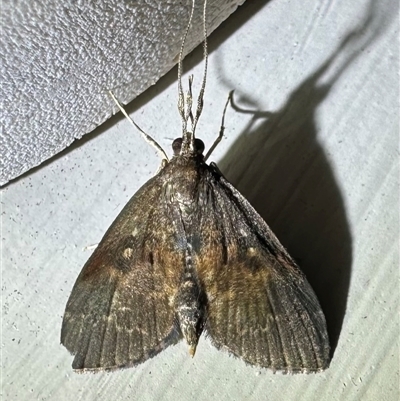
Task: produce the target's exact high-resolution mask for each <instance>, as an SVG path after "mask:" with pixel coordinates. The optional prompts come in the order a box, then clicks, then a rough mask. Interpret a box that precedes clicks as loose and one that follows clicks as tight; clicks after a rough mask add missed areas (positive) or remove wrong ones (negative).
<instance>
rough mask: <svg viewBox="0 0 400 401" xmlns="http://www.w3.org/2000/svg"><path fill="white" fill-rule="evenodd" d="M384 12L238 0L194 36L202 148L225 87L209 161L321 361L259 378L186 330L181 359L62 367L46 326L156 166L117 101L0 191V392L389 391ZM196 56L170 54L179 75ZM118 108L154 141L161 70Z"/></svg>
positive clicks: (391, 268)
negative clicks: (193, 344)
mask: <svg viewBox="0 0 400 401" xmlns="http://www.w3.org/2000/svg"><path fill="white" fill-rule="evenodd" d="M398 25H399V24H398V4H397V2H396V1H389V0H386V1H379V2H377V1H373V0H371V1H366V0H355V1H352V2H348V1H344V0H337V1H333V2H332V1H311V0H305V1H302V2H294V1H288V0H272V1H251V0H248V1H247V2H246V3H245V4H244V6H242V7H240V8H239V9H238V10H237V11H236V12H235V13H234V14H233V15H232V16H231V17H230V18H229V19H228V20H227V21H226V22H225V23H223V24H222V25H221V26H220V28H218V29H217V30H216V31H215V32H214V33H213V34H212V35H211V37H210V38H209V45H210V46H209V48H210V64H209V67H210V68H209V75H208V84H207V89H206V95H205V107H204V111H203V116H202V119H201V120H200V123H199V126H198V128H197V134H198V136H199V137H200V138H202V139H203V140H204V141H205V142H206V146H210V144H211V143H212V141H213V139H214V137H215V136H216V135H217V132H218V130H219V125H220V118H221V114H222V109H223V106H224V103H225V100H226V97H227V95H228V92H229V91H230V90H231V89H235V101H236V104H237V106H238V109H237V110H233V109H232V108H230V109H229V110H228V112H227V116H226V131H225V133H226V135H225V139H224V140H223V142H222V143H221V144H220V145H219V147H218V148H217V149H216V151H215V153H214V154H213V156H212V158H211V159H212V160H214V161H216V162H217V163H218V165H219V168H220V169H221V171H222V172H223V173H224V174H225V175H226V177H227V178H228V179H229V180H231V182H232V183H233V184H234V185H235V186H236V187H237V188H238V189H239V190H240V191H241V192H242V193H243V194H244V195H245V196H246V197H247V198H248V199H249V201H250V202H251V203H252V204H253V205H254V207H255V208H256V209H257V210H258V211H259V212H260V213H261V215H262V216H263V217H264V218H265V220H266V221H267V222H268V224H269V225H270V226H271V228H272V229H273V230H274V232H275V233H276V234H277V236H278V237H279V238H280V240H281V242H282V243H283V244H284V246H285V247H287V248H288V250H289V252H290V253H291V254H292V256H293V257H295V258H296V260H298V262H299V264H300V265H301V267H302V268H303V270H304V271H305V273H306V274H307V277H308V278H309V281H310V283H311V285H312V286H313V287H314V289H315V291H316V293H317V295H318V297H319V299H320V301H321V305H322V308H323V310H324V312H325V314H326V318H327V322H328V328H329V334H330V337H331V341H332V347H333V360H332V362H331V366H330V368H329V369H328V370H327V371H325V372H324V373H321V374H317V375H296V376H285V375H279V374H275V375H274V374H272V372H270V371H268V370H265V369H258V368H254V367H251V366H247V365H245V364H244V363H243V362H242V361H241V360H239V359H235V358H232V357H229V356H228V355H227V354H225V353H223V352H219V351H217V350H216V349H214V348H213V347H212V346H211V344H210V342H209V340H208V339H206V338H201V340H200V344H199V347H198V349H197V353H196V356H195V358H194V359H191V358H190V357H189V355H188V351H187V346H186V345H185V344H184V343H183V342H182V343H180V344H178V345H177V346H174V347H170V348H168V349H167V350H166V351H164V352H162V353H161V354H159V355H158V356H157V357H155V358H154V359H152V360H150V361H147V362H146V363H144V364H142V365H140V366H138V367H136V368H132V369H128V370H124V371H119V372H115V373H110V374H106V373H100V374H95V375H93V374H85V375H79V374H76V373H73V371H72V369H71V363H72V356H71V355H69V353H68V352H67V350H66V349H65V348H64V347H62V346H61V345H60V344H59V336H60V327H61V321H62V315H63V312H64V308H65V304H66V302H67V299H68V296H69V293H70V291H71V288H72V286H73V283H74V281H75V279H76V277H77V276H78V274H79V272H80V269H81V268H82V266H83V264H84V263H85V261H86V260H87V258H88V257H89V255H90V253H91V252H92V251H91V250H84V248H85V247H86V246H89V245H91V244H95V243H97V242H98V241H99V240H100V239H101V237H102V235H103V234H104V232H105V231H106V229H107V228H108V227H109V225H110V224H111V222H112V221H113V219H114V218H115V217H116V216H117V214H118V213H119V211H120V210H121V209H122V207H123V206H124V205H125V203H126V202H127V201H128V199H129V198H130V197H131V196H132V195H133V194H134V193H135V192H136V191H137V190H138V188H139V187H140V186H141V185H143V184H144V183H145V182H146V181H147V180H148V179H149V178H150V177H151V176H152V175H153V174H154V172H155V171H156V170H157V168H158V166H159V163H160V159H159V158H158V156H157V155H156V154H155V152H154V150H153V149H152V148H151V147H150V146H149V145H148V144H147V143H145V142H144V141H143V140H142V139H141V137H140V136H139V135H138V133H137V132H136V131H135V130H134V129H133V128H132V127H131V126H130V125H129V123H128V122H127V121H126V120H125V119H123V118H122V116H121V114H118V115H117V116H115V117H113V118H112V119H110V120H109V121H108V122H107V123H106V124H104V125H103V126H101V127H100V128H99V129H97V130H96V131H94V132H93V133H91V134H89V135H87V136H86V137H84V138H83V139H82V140H81V141H78V142H76V143H75V144H74V145H73V146H71V147H70V148H69V149H67V150H66V151H64V152H63V153H62V154H60V155H59V156H57V157H55V158H54V159H52V160H50V161H49V162H46V163H44V164H43V165H41V166H39V167H38V168H36V169H35V170H34V171H31V172H29V173H28V174H26V175H24V176H23V177H21V178H19V179H18V180H16V181H14V182H12V183H11V184H9V185H8V186H7V187H5V188H4V189H3V191H2V245H3V246H2V259H1V260H2V307H3V312H2V344H1V345H2V362H1V363H2V393H3V397H4V399H5V400H159V399H165V400H178V399H179V400H180V399H182V400H189V399H196V400H292V399H293V400H298V399H301V400H397V399H398V396H399V393H398V391H399V390H398V380H399V357H398V353H399V344H398V342H399V325H398V321H399V314H398V312H399V310H398V298H399V297H398V295H399V275H398V262H399V258H398V237H399V235H398V232H399V230H398V228H399V227H398V225H399V224H398V223H399V220H398V117H399V116H398V89H399V76H398V66H399V62H398V61H399V60H398V56H399V54H398V33H399V32H398ZM201 54H202V49H201V48H198V49H196V51H194V52H193V53H192V54H191V55H189V56H188V57H187V58H186V60H185V68H186V69H190V72H191V73H194V75H195V88H198V86H199V84H200V81H201V74H202V67H203V66H202V63H201ZM184 82H185V83H186V79H185V81H184ZM196 84H197V86H196ZM110 107H111V103H110ZM239 109H240V110H239ZM127 110H128V111H129V112H130V113H131V115H132V116H133V117H134V118H135V120H136V121H137V123H138V124H139V125H140V126H141V127H142V128H143V129H145V130H146V131H147V132H148V133H150V134H151V135H153V136H154V137H155V138H156V139H157V140H158V141H159V142H160V143H161V145H162V146H163V147H164V148H165V149H166V150H167V151H168V152H169V154H171V149H170V145H171V142H172V140H173V139H174V138H176V137H178V136H180V120H179V115H178V112H177V83H176V69H174V70H172V71H171V72H170V73H168V74H167V75H166V76H165V77H163V78H162V79H161V80H160V81H159V82H158V83H157V84H156V85H155V86H153V87H152V88H150V89H149V90H148V91H146V92H145V93H144V94H143V95H141V96H140V97H139V98H137V99H136V100H135V101H133V102H132V103H131V104H129V105H128V106H127Z"/></svg>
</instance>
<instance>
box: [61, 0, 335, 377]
mask: <svg viewBox="0 0 400 401" xmlns="http://www.w3.org/2000/svg"><path fill="white" fill-rule="evenodd" d="M193 11H194V0H193V5H192V10H191V15H190V19H189V23H188V26H187V29H186V32H185V34H184V37H183V40H182V45H181V50H180V57H179V64H178V66H179V68H178V87H179V102H178V109H179V112H180V115H181V118H182V137H181V138H178V139H175V140H174V142H173V144H172V148H173V153H174V155H173V157H172V159H171V160H168V157H167V156H166V154H165V152H164V151H163V150H162V149H161V147H160V146H159V145H158V144H157V143H156V142H155V141H154V140H153V139H152V138H150V137H149V136H148V135H147V134H145V133H144V132H143V131H142V130H140V131H141V132H142V134H144V135H145V138H146V139H147V140H148V141H149V142H151V143H152V144H153V145H154V146H155V147H156V148H157V149H158V150H159V151H160V152H161V153H162V154H163V157H164V160H163V162H162V165H161V169H160V171H159V172H158V173H157V174H156V175H155V176H154V177H153V178H151V179H150V180H149V181H148V182H147V183H146V184H145V185H143V186H142V188H141V189H139V191H138V192H137V193H136V194H135V195H134V196H133V197H132V199H131V200H130V201H129V202H128V204H127V205H126V206H125V207H124V209H123V210H122V212H121V213H120V214H119V216H118V217H117V218H116V219H115V221H114V223H113V224H112V225H111V227H110V228H109V229H108V231H107V232H106V234H105V235H104V237H103V239H102V240H101V242H100V244H99V245H98V247H97V248H96V250H95V251H94V252H93V254H92V256H91V257H90V258H89V260H88V261H87V263H86V264H85V266H84V267H83V269H82V272H81V273H80V275H79V277H78V279H77V280H76V283H75V285H74V287H73V290H72V293H71V295H70V298H69V300H68V303H67V306H66V309H65V314H64V320H63V324H62V331H61V343H62V344H63V345H64V346H65V347H66V348H67V349H68V350H69V351H70V352H71V353H72V354H74V355H75V358H74V361H73V364H72V367H73V368H74V369H76V370H78V371H99V370H112V369H118V368H125V367H130V366H134V365H137V364H140V363H142V362H144V361H146V360H147V359H149V358H151V357H153V356H154V355H156V354H157V353H159V352H161V351H162V350H163V349H165V348H166V347H168V346H169V345H171V344H175V343H177V342H178V341H180V340H181V339H183V338H184V339H185V340H186V342H187V344H188V346H189V353H190V355H192V356H193V355H194V354H195V351H196V346H197V343H198V341H199V338H200V336H201V334H202V332H205V333H206V334H207V335H208V337H209V338H210V339H211V342H212V344H213V345H214V346H215V347H217V348H218V349H225V350H227V351H228V352H229V353H231V354H232V355H235V356H237V357H239V358H242V359H243V360H244V361H245V362H247V363H249V364H251V365H256V366H260V367H266V368H270V369H272V370H274V371H283V372H289V373H296V372H317V371H321V370H323V369H325V368H327V367H328V365H329V340H328V334H327V330H326V323H325V318H324V314H323V312H322V310H321V307H320V305H319V302H318V300H317V297H316V296H315V294H314V291H313V290H312V288H311V286H310V284H309V283H308V282H307V280H306V278H305V276H304V274H303V273H302V272H301V271H300V269H299V268H298V266H297V265H296V263H295V262H294V260H293V259H292V258H291V257H290V256H289V254H288V253H287V251H286V250H285V248H284V247H283V246H282V245H281V243H280V242H279V241H278V239H277V238H276V237H275V235H274V234H273V232H272V231H271V229H270V228H269V227H268V225H267V224H266V223H265V222H264V220H263V219H262V218H261V217H260V216H259V214H258V213H257V212H256V211H255V210H254V208H253V207H252V206H251V205H250V204H249V202H248V201H247V200H246V199H245V198H244V197H243V196H242V195H241V194H240V193H239V192H238V191H237V190H236V189H235V188H234V187H233V186H232V184H230V183H229V182H228V181H227V180H226V179H225V178H224V176H223V175H222V174H221V172H220V171H219V170H218V168H217V166H216V165H215V164H214V163H211V164H209V165H208V164H207V163H206V161H207V159H208V157H209V156H210V154H211V152H212V151H213V149H214V148H215V146H216V145H217V144H218V142H219V141H220V140H221V138H222V136H223V132H224V116H225V111H226V108H227V105H228V102H227V103H226V105H225V109H224V113H223V117H222V124H221V129H220V134H219V136H218V138H217V140H216V141H215V143H214V144H213V146H212V147H211V149H210V150H209V151H208V153H207V154H206V156H204V155H203V151H204V144H203V142H202V141H201V140H200V139H197V138H195V129H196V124H197V121H198V119H199V117H200V114H201V111H202V106H203V95H204V89H205V81H206V72H207V32H206V1H205V3H204V9H203V21H204V60H205V71H204V76H203V83H202V87H201V90H200V94H199V97H198V102H197V109H196V113H195V115H194V116H193V114H192V77H190V78H189V91H188V94H187V96H186V97H185V96H184V94H183V90H182V83H181V81H182V80H181V76H182V58H183V50H184V45H185V40H186V36H187V34H188V31H189V28H190V25H191V22H192V17H193ZM114 99H115V98H114ZM115 100H116V99H115ZM228 101H229V99H228ZM117 104H118V106H119V107H120V108H121V110H122V111H123V112H124V114H125V115H126V113H125V111H124V110H123V109H122V106H121V105H120V104H119V103H118V102H117ZM128 118H129V117H128ZM131 122H132V123H133V124H134V125H135V126H136V124H135V123H134V122H133V121H132V120H131ZM188 122H190V123H191V129H190V131H188V129H187V124H188ZM139 129H140V128H139Z"/></svg>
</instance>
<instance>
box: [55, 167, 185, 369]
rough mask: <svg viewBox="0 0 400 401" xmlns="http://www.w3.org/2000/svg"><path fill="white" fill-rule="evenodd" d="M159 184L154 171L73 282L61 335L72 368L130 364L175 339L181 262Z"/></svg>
mask: <svg viewBox="0 0 400 401" xmlns="http://www.w3.org/2000/svg"><path fill="white" fill-rule="evenodd" d="M162 184H163V182H162V172H161V173H159V174H158V175H157V176H155V177H154V178H152V179H151V180H150V181H148V182H147V183H146V184H145V185H144V186H143V187H142V188H141V189H140V190H139V191H138V192H137V193H136V194H135V195H134V196H133V198H132V199H131V200H130V201H129V203H128V204H127V205H126V206H125V208H124V209H123V210H122V212H121V213H120V214H119V216H118V217H117V218H116V220H115V221H114V223H113V224H112V225H111V227H110V228H109V230H108V231H107V232H106V234H105V235H104V237H103V239H102V241H101V242H100V244H99V246H98V247H97V248H96V250H95V251H94V252H93V254H92V256H91V257H90V259H89V260H88V262H87V263H86V264H85V266H84V267H83V269H82V271H81V273H80V275H79V277H78V279H77V280H76V283H75V285H74V288H73V290H72V293H71V296H70V298H69V300H68V303H67V306H66V310H65V314H64V320H63V324H62V332H61V343H62V344H64V345H65V347H66V348H67V349H68V350H69V351H70V352H71V353H73V354H75V359H74V362H73V365H72V366H73V368H74V369H77V370H101V369H114V368H120V367H127V366H132V365H135V364H138V363H141V362H143V361H145V360H146V359H148V358H150V357H152V356H154V355H155V354H157V353H158V352H160V351H162V350H163V349H164V348H166V347H167V346H168V345H170V344H173V343H176V342H177V341H178V340H179V339H180V338H181V333H180V330H179V329H178V328H177V326H176V322H175V310H174V305H173V299H174V296H175V293H176V291H177V289H178V285H179V278H180V275H181V273H182V270H183V257H182V251H180V250H177V248H176V246H175V243H176V241H177V240H179V239H177V238H176V233H175V232H174V229H173V227H172V226H171V224H170V220H169V217H168V213H167V212H166V209H165V208H166V205H165V202H164V201H163V196H162V190H163V189H162V188H163V187H162Z"/></svg>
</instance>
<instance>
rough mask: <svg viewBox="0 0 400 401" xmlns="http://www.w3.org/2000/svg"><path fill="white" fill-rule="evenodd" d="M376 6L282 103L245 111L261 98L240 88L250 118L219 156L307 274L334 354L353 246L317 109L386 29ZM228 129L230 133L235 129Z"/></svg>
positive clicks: (240, 101) (240, 99)
mask: <svg viewBox="0 0 400 401" xmlns="http://www.w3.org/2000/svg"><path fill="white" fill-rule="evenodd" d="M374 6H376V4H375V3H373V2H371V3H370V8H369V10H368V15H366V17H365V20H364V21H363V23H362V24H360V26H358V27H355V29H354V30H352V31H351V32H349V33H348V34H347V36H346V37H345V38H344V39H343V40H342V42H341V43H340V45H339V46H338V48H337V49H336V50H335V51H334V52H333V53H332V55H331V57H329V58H328V59H327V60H326V62H325V63H324V64H323V65H321V67H320V68H318V70H317V71H315V73H314V74H312V75H311V76H309V77H308V78H307V79H305V80H304V81H303V82H301V83H300V85H299V86H298V87H297V88H295V89H294V90H293V91H292V92H291V94H290V96H289V98H288V101H287V103H286V104H285V105H284V106H283V107H282V108H281V109H280V110H277V111H274V112H257V111H249V110H243V109H242V108H240V107H239V106H238V104H246V105H248V104H252V105H254V106H255V107H256V105H257V103H256V101H254V100H252V99H251V95H248V94H244V95H241V94H240V95H239V94H234V96H233V98H234V104H233V107H234V109H236V111H237V112H239V113H245V114H251V115H252V117H251V119H250V121H249V123H248V125H247V127H246V129H245V130H244V132H243V133H242V134H241V136H240V137H239V138H238V139H237V140H236V142H235V143H234V144H233V145H232V146H231V148H230V149H229V151H228V154H227V156H225V157H224V158H223V159H222V160H221V161H220V162H219V167H220V169H221V171H222V172H223V173H224V175H225V176H226V177H227V178H228V179H229V180H230V181H231V182H232V183H233V184H234V185H235V186H236V187H237V189H238V190H239V191H240V192H241V193H242V194H243V195H244V196H245V197H246V198H247V199H248V200H249V201H250V203H251V204H252V205H253V206H254V207H255V209H256V210H257V211H258V212H259V213H260V214H261V216H262V217H263V218H264V219H265V221H266V222H267V223H268V224H269V225H270V227H271V229H272V230H273V231H274V232H275V234H276V235H277V237H278V238H279V239H280V241H281V242H282V244H283V245H284V246H285V247H286V248H287V249H288V251H289V253H290V254H291V255H292V256H293V257H294V258H295V259H296V260H297V261H298V263H299V265H300V266H301V268H302V270H303V271H304V272H305V274H306V275H307V277H308V279H309V281H310V284H311V285H312V287H313V288H314V290H315V292H316V294H317V296H318V298H319V300H320V302H321V306H322V309H323V310H324V313H325V316H326V319H327V324H328V331H329V336H330V340H331V347H332V354H333V352H334V350H335V348H336V346H337V343H338V339H339V335H340V332H341V328H342V324H343V319H344V315H345V312H346V304H347V297H348V290H349V283H350V276H351V267H352V249H353V245H352V235H351V232H350V229H349V224H348V221H347V217H346V210H345V205H344V203H343V199H342V195H341V192H340V188H339V186H338V184H337V182H336V178H335V175H334V173H333V171H332V168H331V166H330V164H329V162H328V160H327V157H326V154H325V151H324V149H323V148H322V146H321V145H320V143H319V142H318V132H317V129H316V123H315V113H316V110H317V108H318V106H319V105H320V104H321V103H322V102H323V101H324V99H325V98H326V96H327V95H328V94H329V91H330V90H331V89H332V87H333V85H334V84H335V82H336V81H337V80H338V79H339V77H340V76H341V74H342V73H343V72H344V71H345V69H346V68H347V67H348V66H349V65H350V64H351V63H352V62H353V61H354V60H355V59H356V58H357V57H358V56H359V55H360V54H361V52H363V51H364V50H365V48H366V47H367V46H369V45H370V44H371V43H372V42H373V41H374V40H375V39H376V38H377V37H378V36H379V35H380V33H381V32H380V30H381V29H384V28H383V27H384V26H385V25H384V24H382V19H381V18H379V17H378V13H377V12H376V11H377V10H375V8H374ZM378 19H379V20H378ZM386 26H387V24H386ZM260 79H262V77H260ZM320 81H323V84H322V83H320ZM228 120H229V118H228ZM260 120H261V121H263V122H262V123H261V125H260V124H259V123H260ZM256 122H257V124H256ZM227 125H228V126H229V123H227ZM225 136H226V137H227V138H228V140H229V128H227V130H226V131H225Z"/></svg>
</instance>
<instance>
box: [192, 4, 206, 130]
mask: <svg viewBox="0 0 400 401" xmlns="http://www.w3.org/2000/svg"><path fill="white" fill-rule="evenodd" d="M206 11H207V0H204V7H203V34H204V43H203V58H204V73H203V82H202V83H201V89H200V93H199V97H198V98H197V109H196V116H195V118H194V122H193V123H192V133H193V137H194V131H195V130H196V125H197V121H198V120H199V118H200V115H201V112H202V111H203V98H204V90H205V89H206V79H207V66H208V50H207V18H206V17H207V15H206Z"/></svg>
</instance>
